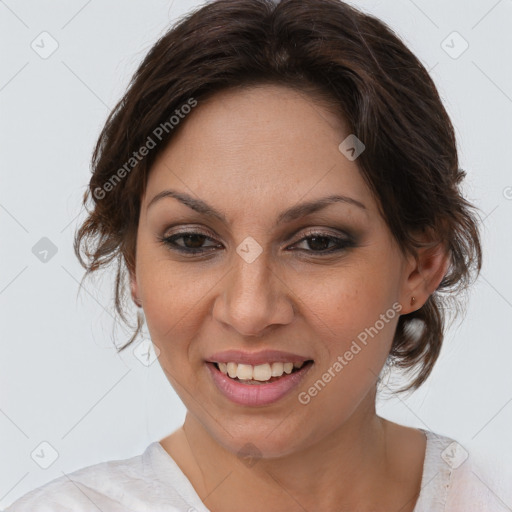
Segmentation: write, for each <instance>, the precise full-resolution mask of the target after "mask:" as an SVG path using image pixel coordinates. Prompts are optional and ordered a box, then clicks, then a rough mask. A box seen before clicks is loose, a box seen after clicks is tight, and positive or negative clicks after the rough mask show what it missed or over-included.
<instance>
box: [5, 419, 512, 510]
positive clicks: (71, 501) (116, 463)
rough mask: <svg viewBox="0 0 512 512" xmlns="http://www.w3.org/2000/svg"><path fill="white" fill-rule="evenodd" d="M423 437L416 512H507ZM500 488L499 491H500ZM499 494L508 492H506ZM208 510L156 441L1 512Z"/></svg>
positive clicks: (450, 454) (479, 476)
mask: <svg viewBox="0 0 512 512" xmlns="http://www.w3.org/2000/svg"><path fill="white" fill-rule="evenodd" d="M420 430H422V431H423V432H424V434H425V436H426V437H427V447H426V453H425V461H424V465H423V477H422V483H421V494H420V497H419V499H418V502H417V504H416V507H415V509H414V512H441V511H442V512H473V511H474V512H494V511H496V512H505V511H507V510H508V511H510V510H512V508H508V507H510V506H512V499H511V494H510V492H509V491H508V490H501V491H497V489H496V485H493V484H495V482H494V481H492V482H491V481H490V480H489V478H488V475H486V474H484V473H482V471H481V470H479V469H477V468H476V466H475V464H474V462H475V461H474V460H473V459H472V457H471V456H468V452H467V451H466V450H465V449H464V448H463V447H462V446H461V445H459V444H458V443H456V442H455V441H453V440H452V439H450V438H447V437H444V436H441V435H439V434H435V433H433V432H430V431H426V430H423V429H420ZM500 492H501V494H500ZM503 493H508V495H507V496H504V495H503ZM98 510H101V511H102V512H149V511H151V512H177V511H179V512H209V510H208V509H207V508H206V507H205V505H204V504H203V502H202V501H201V498H200V497H199V496H198V494H197V493H196V491H195V489H194V488H193V486H192V484H191V483H190V481H189V480H188V479H187V477H186V476H185V474H184V473H183V472H182V471H181V469H180V468H179V466H178V465H177V464H176V462H175V461H174V459H173V458H172V457H171V456H170V455H169V454H168V453H167V452H166V451H165V450H164V448H163V447H162V445H161V444H160V443H159V442H158V441H155V442H153V443H151V444H150V445H149V446H148V447H147V448H146V450H145V451H144V453H143V454H141V455H137V456H135V457H131V458H129V459H124V460H113V461H108V462H102V463H99V464H95V465H92V466H88V467H85V468H82V469H79V470H77V471H75V472H73V473H70V474H69V475H68V476H62V477H59V478H56V479H55V480H52V481H50V482H48V483H47V484H45V485H43V486H42V487H39V488H37V489H34V490H32V491H30V492H28V493H27V494H25V495H24V496H22V497H21V498H20V499H18V500H17V501H15V502H14V503H13V504H11V505H10V506H9V507H7V509H6V510H5V512H70V511H72V512H98Z"/></svg>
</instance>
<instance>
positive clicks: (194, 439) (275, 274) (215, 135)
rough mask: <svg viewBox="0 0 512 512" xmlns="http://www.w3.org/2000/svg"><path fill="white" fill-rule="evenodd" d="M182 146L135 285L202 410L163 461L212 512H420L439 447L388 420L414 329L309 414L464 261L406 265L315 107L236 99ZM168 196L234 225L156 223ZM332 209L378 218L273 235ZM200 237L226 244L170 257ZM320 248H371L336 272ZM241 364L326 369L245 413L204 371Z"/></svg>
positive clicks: (151, 188)
mask: <svg viewBox="0 0 512 512" xmlns="http://www.w3.org/2000/svg"><path fill="white" fill-rule="evenodd" d="M179 128H180V129H179V131H178V132H177V133H176V134H175V137H174V139H173V140H172V141H171V143H170V144H169V145H168V147H167V148H165V150H164V151H163V152H162V153H161V154H160V155H159V157H158V159H157V160H156V162H155V164H154V165H153V168H152V169H151V173H150V175H149V179H148V185H147V190H146V193H145V195H144V197H143V200H142V207H141V214H140V219H139V226H138V233H137V255H136V268H135V273H134V274H131V291H132V297H133V299H134V300H136V301H139V302H140V303H141V304H142V307H143V309H144V313H145V317H146V322H147V326H148V330H149V332H150V334H151V338H152V340H153V343H154V345H155V346H156V347H157V348H158V350H159V351H160V355H159V362H160V365H161V367H162V369H163V370H164V372H165V374H166V376H167V378H168V380H169V382H170V383H171V384H172V386H173V387H174V389H175V390H176V392H177V394H178V395H179V396H180V398H181V400H182V401H183V403H184V404H185V406H186V408H187V414H186V419H185V422H184V424H183V427H181V428H180V429H178V430H177V431H175V432H173V433H172V434H171V435H170V436H168V437H166V438H165V439H163V440H162V441H161V444H162V446H163V447H164V449H165V450H166V451H167V453H169V455H171V456H172V457H173V458H174V460H175V461H176V463H177V464H178V465H179V466H180V468H181V469H182V471H183V472H184V473H185V475H186V476H187V477H188V478H189V480H190V482H191V483H192V485H193V486H194V488H195V490H196V491H197V493H198V494H199V496H200V497H201V499H202V500H203V501H204V503H205V506H206V507H207V508H209V510H211V511H213V512H217V511H218V512H220V511H222V512H231V511H235V510H244V511H245V512H252V511H256V510H257V511H261V510H266V511H269V512H273V511H282V510H287V511H292V512H295V511H301V512H303V511H304V510H309V511H313V510H315V512H322V511H332V510H337V511H345V510H346V511H349V510H350V511H355V510H357V511H373V510H379V511H380V510H385V511H395V510H396V511H397V512H398V511H401V512H407V511H409V512H410V511H412V510H413V508H414V504H415V501H416V499H417V495H418V493H419V490H420V483H421V476H422V466H423V461H424V455H425V444H426V443H425V437H424V435H423V434H422V433H421V432H420V431H418V430H416V429H412V428H408V427H404V426H400V425H397V424H395V423H392V422H390V421H387V420H385V419H383V418H380V417H379V416H377V414H376V411H375V395H376V383H377V377H378V375H379V373H380V371H381V369H382V367H383V365H384V363H385V361H386V358H387V355H388V353H389V350H390V347H391V343H392V339H393V334H394V331H395V328H396V324H397V322H398V318H399V315H398V314H396V315H395V317H394V318H393V319H392V320H390V321H389V322H388V323H386V324H385V326H384V328H382V329H381V330H380V331H379V332H378V334H377V335H375V336H374V337H373V338H370V341H369V342H368V344H367V345H366V346H364V348H363V349H362V350H361V351H360V352H359V353H358V354H357V355H355V356H354V358H353V359H352V360H351V361H350V362H349V363H348V364H347V365H346V366H344V368H343V370H342V371H341V372H339V373H337V374H336V377H335V378H333V379H332V380H331V381H330V382H329V383H328V384H327V385H326V386H325V388H324V389H323V390H322V391H321V392H320V393H318V395H317V396H315V397H314V398H312V399H311V401H310V402H309V403H308V404H307V405H303V404H301V403H299V401H298V398H297V395H298V393H299V392H300V391H305V390H306V391H307V390H308V388H310V387H311V386H312V385H313V384H314V382H315V381H317V380H318V379H320V378H321V377H322V374H323V373H324V372H326V371H327V369H328V368H329V367H332V365H333V363H334V362H335V361H336V359H337V357H338V355H342V354H344V353H345V352H346V351H347V350H348V349H349V347H350V345H351V343H352V341H353V340H354V339H356V337H357V335H358V334H359V333H360V332H362V331H364V329H365V328H366V327H369V326H373V325H374V324H375V322H376V321H377V320H378V319H379V315H381V314H384V313H385V312H386V311H387V310H388V309H389V308H391V306H392V304H394V303H399V304H400V305H401V306H402V309H401V311H400V314H406V313H409V312H411V311H413V310H415V309H418V308H420V307H421V306H422V305H423V304H424V302H425V301H426V300H427V298H428V297H429V295H430V294H431V293H432V292H433V291H434V290H435V289H436V288H437V286H438V284H439V283H440V281H441V279H442V277H443V276H444V274H445V273H446V270H447V266H448V255H447V254H446V253H445V252H444V251H443V250H441V249H440V247H439V246H437V248H434V249H428V250H427V249H422V250H421V251H420V253H419V254H418V259H417V260H416V259H415V258H413V257H412V256H407V257H406V256H404V255H403V254H402V253H401V252H400V251H399V249H398V246H397V245H396V242H395V240H394V238H393V236H392V234H391V232H390V231H389V228H388V227H387V225H386V223H385V222H384V220H383V219H382V217H381V216H380V214H379V213H378V210H377V202H376V200H375V198H374V197H373V196H372V194H371V192H370V190H369V189H368V187H367V186H366V184H365V182H364V180H363V178H362V177H361V175H360V173H359V170H358V167H357V160H355V161H349V160H348V159H347V158H345V156H344V155H343V154H342V153H341V152H340V151H339V150H338V145H339V144H340V142H341V141H343V140H344V139H345V137H346V136H347V135H348V134H349V133H350V132H349V131H348V130H347V127H346V126H345V124H344V123H343V121H342V120H340V119H339V118H338V117H337V116H335V115H334V114H332V113H330V112H329V111H328V110H326V109H325V108H324V107H323V106H322V105H321V104H320V103H318V102H317V101H316V100H315V99H313V98H312V97H310V96H307V95H306V94H301V93H299V92H296V91H293V90H290V89H288V88H285V87H283V86H275V85H263V86H258V87H251V88H246V89H243V90H225V91H222V92H220V93H217V94H216V95H215V96H214V97H213V98H212V99H211V100H210V101H208V102H206V103H200V104H199V105H198V106H197V107H196V108H195V109H194V110H193V111H192V113H190V114H189V115H188V116H187V118H186V120H185V121H182V124H181V125H180V127H179ZM165 189H173V190H177V191H179V192H184V193H187V194H190V195H192V196H193V197H195V198H200V199H202V200H203V201H206V202H207V203H208V204H210V205H211V206H212V207H214V208H215V209H217V210H220V211H222V212H223V213H224V214H225V216H226V219H227V223H223V222H222V221H220V220H218V219H212V218H209V217H206V216H205V215H202V214H200V213H197V212H195V211H194V210H192V209H190V208H189V207H187V206H186V205H184V204H182V203H181V202H180V201H178V200H176V199H174V198H164V199H161V200H160V201H157V202H155V203H154V204H153V205H152V206H151V207H150V208H149V209H148V204H149V201H151V199H152V198H153V197H154V196H155V195H156V194H158V193H159V192H161V191H162V190H165ZM333 193H337V194H343V195H346V196H349V197H351V198H354V199H356V200H357V201H360V202H361V203H363V204H364V206H365V208H364V209H363V208H359V207H358V206H356V205H353V204H349V203H335V204H331V205H329V206H327V207H326V208H325V209H323V210H320V211H317V212H315V213H312V214H310V215H308V216H303V217H301V218H299V219H297V220H294V221H292V222H288V223H283V224H279V225H278V226H277V227H275V226H274V223H275V221H276V219H277V217H278V215H279V213H280V212H281V211H283V210H284V209H286V208H288V207H290V206H293V205H296V204H297V203H299V202H304V201H309V200H313V199H317V198H321V197H324V196H328V195H331V194H333ZM190 228H192V230H196V231H199V232H201V233H203V234H205V235H206V236H207V237H210V238H211V240H210V239H209V238H206V239H203V242H202V243H201V242H200V241H199V242H198V241H197V240H195V241H194V240H193V241H192V242H190V240H189V241H188V242H187V240H186V239H183V238H181V239H178V240H176V241H175V242H176V243H177V244H178V245H180V246H182V247H183V246H185V247H192V248H194V247H199V248H203V249H205V253H204V255H203V256H201V255H199V256H195V255H194V256H191V257H190V256H186V255H182V254H181V253H179V252H177V251H173V250H172V249H171V248H170V247H169V246H166V245H165V244H163V243H162V242H160V241H159V239H158V237H164V236H170V235H172V234H176V233H177V232H180V233H183V232H187V231H190V230H191V229H190ZM306 230H309V231H314V232H320V233H322V236H326V235H327V236H329V235H330V236H335V237H336V236H337V237H339V238H341V239H346V235H345V233H348V234H350V235H352V236H353V239H354V240H355V244H354V246H348V247H346V248H344V249H342V250H341V251H339V252H337V253H332V254H331V255H324V256H322V251H324V253H325V249H326V248H327V249H329V248H331V247H333V246H334V247H335V242H332V243H329V245H327V242H326V241H325V240H324V243H325V245H324V246H321V245H319V244H318V243H317V244H316V245H315V244H314V241H313V243H312V241H311V239H309V242H308V240H303V239H304V237H305V236H310V233H307V232H306ZM212 235H213V236H212ZM247 236H251V237H253V238H254V239H255V240H256V241H257V242H258V243H259V245H260V246H261V248H262V249H263V252H262V253H261V254H260V255H259V257H258V258H257V259H256V260H254V261H253V262H252V263H247V262H246V261H245V260H244V259H242V258H241V257H240V256H239V255H238V253H237V252H236V248H237V246H239V245H240V244H241V242H242V241H243V240H244V239H245V238H246V237H247ZM212 247H213V248H214V249H213V250H212ZM291 247H293V248H294V250H290V249H289V248H291ZM215 248H216V249H215ZM412 296H414V297H416V302H415V304H414V306H411V305H410V300H411V297H412ZM231 348H235V349H237V348H238V349H243V350H247V351H258V350H263V349H266V348H273V349H278V350H283V351H289V352H293V353H296V354H299V355H302V356H306V357H307V358H308V359H313V360H314V362H315V363H314V366H313V367H312V368H311V369H310V371H309V372H308V374H307V375H306V376H305V378H304V380H303V381H302V382H301V384H300V386H299V388H298V389H296V390H294V391H292V392H291V393H289V394H288V395H287V396H285V397H284V398H282V399H280V400H279V401H278V402H276V403H274V404H271V405H267V406H261V407H246V406H240V405H236V404H234V403H232V402H230V401H229V400H228V399H226V398H225V397H224V396H223V395H221V394H220V393H219V391H218V390H217V389H216V387H215V385H214V384H213V382H212V379H211V376H210V373H209V371H208V369H207V368H206V366H205V363H204V360H205V359H207V358H208V356H209V355H211V354H212V353H213V352H217V351H220V350H225V349H231ZM246 443H252V444H253V445H255V446H256V447H257V449H258V450H259V452H260V454H261V458H259V459H258V460H257V462H256V464H254V465H252V466H248V465H246V464H245V463H244V461H243V460H241V458H240V457H238V456H237V452H238V450H240V448H241V447H243V446H244V445H245V444H246Z"/></svg>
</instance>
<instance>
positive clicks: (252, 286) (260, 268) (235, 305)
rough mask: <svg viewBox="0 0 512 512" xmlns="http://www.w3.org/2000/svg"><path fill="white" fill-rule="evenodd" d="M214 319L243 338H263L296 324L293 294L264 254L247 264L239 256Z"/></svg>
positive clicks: (226, 280)
mask: <svg viewBox="0 0 512 512" xmlns="http://www.w3.org/2000/svg"><path fill="white" fill-rule="evenodd" d="M222 283H223V286H222V287H221V291H220V293H219V295H218V296H217V297H216V299H215V304H214V307H213V317H214V319H216V320H217V321H219V322H221V323H223V324H224V325H225V326H229V327H230V328H232V329H234V330H236V331H237V332H238V333H239V334H241V335H243V336H252V337H258V336H262V335H263V334H264V333H266V332H267V330H269V329H271V328H272V326H276V325H279V324H280V325H285V324H288V323H290V322H291V321H292V320H293V316H294V314H295V313H294V307H293V293H292V291H291V289H290V287H289V286H288V285H287V283H286V282H285V281H284V279H283V278H282V277H281V276H279V275H278V274H277V272H276V270H275V269H272V268H271V267H270V265H269V262H268V259H267V258H266V257H265V252H263V253H262V254H261V255H260V256H259V257H258V258H256V260H254V261H252V262H251V263H248V262H246V261H244V260H243V259H242V258H240V257H238V256H236V257H235V262H234V264H233V267H232V269H231V270H230V271H229V272H228V274H227V275H226V276H225V278H224V280H222Z"/></svg>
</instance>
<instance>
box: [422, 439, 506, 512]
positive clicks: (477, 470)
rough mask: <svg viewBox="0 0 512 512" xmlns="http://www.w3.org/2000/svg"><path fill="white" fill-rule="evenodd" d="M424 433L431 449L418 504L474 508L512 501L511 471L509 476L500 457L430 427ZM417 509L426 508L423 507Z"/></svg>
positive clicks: (459, 511) (456, 510)
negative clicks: (431, 430)
mask: <svg viewBox="0 0 512 512" xmlns="http://www.w3.org/2000/svg"><path fill="white" fill-rule="evenodd" d="M424 433H425V435H426V437H427V451H426V453H425V463H424V473H423V480H422V484H421V487H422V490H421V495H420V500H419V502H418V505H420V504H425V505H427V504H428V506H429V507H432V506H434V505H439V506H444V507H445V508H441V510H446V511H449V512H472V511H481V510H489V511H492V510H501V508H500V507H503V505H504V504H505V503H512V501H511V499H512V493H511V491H510V471H508V476H507V471H505V467H504V466H502V465H501V464H500V463H498V461H494V460H490V459H489V458H488V457H486V456H485V454H483V453H481V452H480V451H479V450H477V449H475V448H474V447H472V446H471V445H470V444H464V443H460V442H458V441H455V440H454V439H452V438H450V437H447V436H444V435H441V434H437V433H434V432H430V431H425V430H424ZM421 498H423V499H421ZM417 510H418V512H422V511H423V508H421V506H419V507H418V509H417ZM415 512H416V509H415Z"/></svg>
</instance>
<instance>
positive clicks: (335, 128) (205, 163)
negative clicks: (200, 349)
mask: <svg viewBox="0 0 512 512" xmlns="http://www.w3.org/2000/svg"><path fill="white" fill-rule="evenodd" d="M181 122H182V123H183V125H182V126H180V130H179V131H178V132H177V133H176V135H175V137H174V138H173V139H172V140H171V142H170V143H169V145H168V146H167V147H166V148H165V149H164V150H163V152H162V153H161V154H160V155H159V157H158V158H157V160H156V161H155V163H154V165H153V167H152V169H151V172H150V175H149V179H148V187H147V191H146V195H145V203H147V202H148V201H149V200H151V198H152V197H153V196H154V195H155V194H157V193H159V192H160V191H162V190H163V189H165V188H173V189H176V188H177V189H180V190H183V191H185V192H187V193H189V194H192V195H194V194H195V195H197V196H199V197H202V198H205V197H207V198H209V199H210V200H211V202H213V203H215V204H217V205H221V204H225V203H226V202H228V203H230V202H233V203H238V204H239V205H245V206H246V207H251V206H252V207H254V208H256V207H258V206H261V207H264V208H268V207H269V206H271V205H272V204H275V203H276V202H278V203H280V204H283V203H286V204H293V203H294V202H298V201H301V200H311V199H314V198H318V197H322V196H324V195H330V194H334V193H338V194H343V195H346V196H351V197H353V198H355V199H357V200H359V201H361V202H363V203H365V204H366V205H367V207H368V208H369V209H370V210H371V209H372V207H373V206H374V204H373V198H372V196H371V193H370V191H369V189H368V188H367V185H366V183H365V182H364V180H363V178H362V176H361V175H360V171H359V168H358V167H357V164H356V161H350V160H348V159H347V158H346V157H345V156H344V155H343V154H342V153H341V152H340V151H339V149H338V146H339V144H340V143H341V142H342V141H343V140H344V139H345V138H346V137H347V135H349V132H348V130H347V129H346V126H345V123H344V121H343V119H341V118H339V117H338V116H336V115H334V114H333V113H332V112H329V111H328V110H327V109H325V108H324V107H323V106H322V105H321V104H320V103H319V102H318V101H316V100H315V99H314V98H312V97H310V96H309V95H307V94H305V93H301V92H298V91H295V90H293V89H290V88H287V87H284V86H274V85H263V86H257V87H252V88H245V89H242V90H227V91H221V92H220V93H217V94H216V95H214V96H212V97H211V98H210V99H209V100H208V101H207V102H205V103H201V102H199V105H198V106H197V107H196V108H195V109H194V110H193V111H192V112H191V113H190V114H189V115H188V116H187V117H186V118H185V119H184V120H182V121H181ZM209 202H210V201H209Z"/></svg>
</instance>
